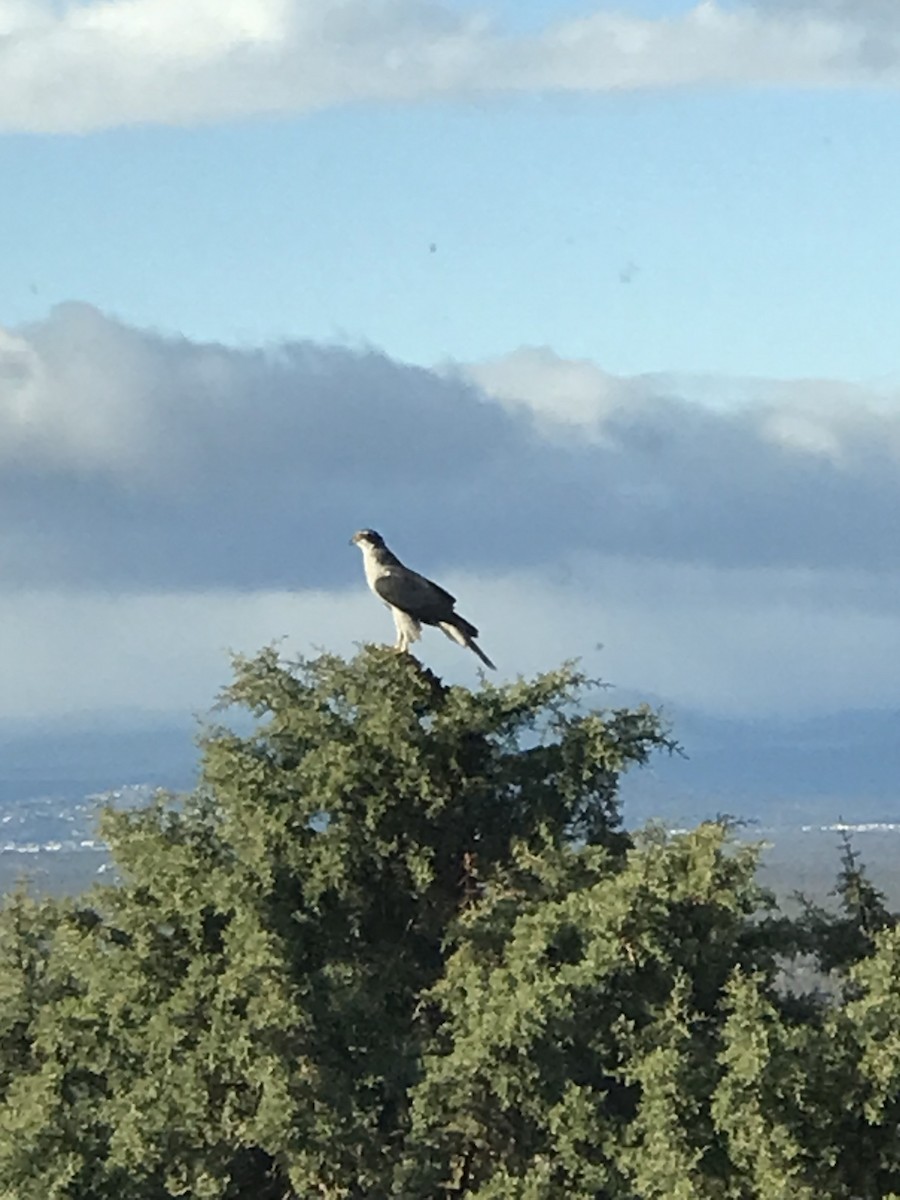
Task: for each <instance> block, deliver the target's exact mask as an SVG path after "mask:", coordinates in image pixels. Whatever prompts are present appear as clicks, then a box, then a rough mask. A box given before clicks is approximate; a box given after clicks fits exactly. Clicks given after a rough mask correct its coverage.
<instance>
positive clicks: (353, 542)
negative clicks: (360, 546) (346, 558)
mask: <svg viewBox="0 0 900 1200" xmlns="http://www.w3.org/2000/svg"><path fill="white" fill-rule="evenodd" d="M358 541H359V534H358V533H354V535H353V537H352V538H351V539H350V541H349V542H348V543H347V544H348V545H349V546H355V545H356V543H357V542H358Z"/></svg>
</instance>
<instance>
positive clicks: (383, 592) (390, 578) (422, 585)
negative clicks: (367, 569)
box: [372, 571, 456, 617]
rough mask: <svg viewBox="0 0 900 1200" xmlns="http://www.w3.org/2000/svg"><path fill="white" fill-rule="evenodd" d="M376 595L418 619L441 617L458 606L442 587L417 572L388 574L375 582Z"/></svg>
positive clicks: (388, 572)
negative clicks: (428, 616)
mask: <svg viewBox="0 0 900 1200" xmlns="http://www.w3.org/2000/svg"><path fill="white" fill-rule="evenodd" d="M372 586H373V588H374V590H375V592H376V593H377V594H378V596H380V598H381V599H382V600H384V601H385V602H386V603H388V604H393V605H394V607H395V608H401V609H403V611H404V612H408V613H412V614H413V615H415V616H420V615H421V616H423V617H426V616H427V615H429V614H431V613H434V615H435V616H441V615H443V614H445V613H447V612H449V611H450V610H452V608H453V605H454V604H455V603H456V598H455V597H454V596H451V595H450V593H449V592H445V591H444V589H443V588H442V587H438V585H437V584H436V583H432V582H431V580H430V579H426V578H425V576H424V575H419V574H417V573H416V572H415V571H387V572H385V574H384V575H380V576H379V577H378V578H377V579H376V580H375V581H374V583H373V585H372Z"/></svg>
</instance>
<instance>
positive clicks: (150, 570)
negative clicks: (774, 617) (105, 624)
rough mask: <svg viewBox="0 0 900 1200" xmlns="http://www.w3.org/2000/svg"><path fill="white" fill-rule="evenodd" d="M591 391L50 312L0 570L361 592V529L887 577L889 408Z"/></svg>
mask: <svg viewBox="0 0 900 1200" xmlns="http://www.w3.org/2000/svg"><path fill="white" fill-rule="evenodd" d="M515 358H516V356H510V359H509V360H508V361H509V362H510V363H512V362H513V361H514V360H515ZM519 365H520V366H521V364H519ZM536 365H539V364H536ZM544 365H545V366H546V363H545V364H544ZM551 365H552V364H551ZM565 366H566V364H561V363H560V364H559V369H560V372H561V373H562V376H563V380H564V384H563V385H562V386H563V391H564V390H565V386H569V385H568V384H566V383H565V380H566V379H568V376H566V375H565V371H564V368H565ZM503 369H504V363H503V360H501V363H500V364H499V367H497V366H496V365H495V370H494V376H496V375H497V371H498V370H499V372H500V374H501V375H502V373H503ZM475 374H477V372H475ZM512 374H513V375H514V374H515V372H513V373H512ZM551 374H552V372H551ZM596 375H597V378H598V380H601V379H602V383H603V389H604V392H603V395H602V397H600V399H599V400H598V402H597V412H596V414H595V417H590V416H588V417H584V419H580V420H579V421H577V422H575V423H571V422H570V423H569V424H565V425H560V424H559V423H558V422H557V423H554V421H553V420H551V421H550V423H549V424H548V421H547V419H546V416H547V413H548V412H551V413H552V411H553V409H554V403H555V401H554V400H553V399H552V396H551V398H550V399H548V400H547V402H546V403H545V404H543V406H541V405H540V404H538V405H536V404H535V402H534V397H533V396H532V397H531V398H530V407H529V406H527V405H520V404H516V403H514V402H513V401H514V400H515V394H514V393H515V385H510V386H511V387H512V393H511V392H510V389H509V388H507V389H505V394H504V389H502V388H499V389H497V390H498V393H499V394H503V401H502V402H501V401H500V400H498V399H495V398H492V397H491V396H489V395H488V394H487V393H486V392H485V391H483V390H481V389H480V388H479V387H477V386H476V385H475V384H474V383H473V382H471V381H470V380H468V379H467V378H466V377H465V376H464V375H463V373H462V372H461V371H452V372H448V371H441V372H437V371H429V370H425V369H422V368H419V367H413V366H409V365H406V364H403V363H398V362H394V361H392V360H391V359H389V358H387V357H386V356H385V355H383V354H380V353H378V352H377V351H374V350H371V349H348V348H345V347H341V346H333V345H319V344H313V343H308V342H291V343H285V344H282V345H279V346H276V347H272V348H270V349H267V350H257V349H235V348H229V347H225V346H220V345H211V344H196V343H192V342H189V341H187V340H185V339H183V338H175V337H166V336H162V335H159V334H157V333H152V332H147V331H142V330H136V329H132V328H129V327H127V326H124V325H122V324H119V323H117V322H115V321H113V320H111V319H109V318H108V317H106V316H104V315H103V314H101V313H99V312H97V311H96V310H94V309H92V308H89V307H87V306H84V305H66V306H63V307H61V308H59V309H57V310H55V311H54V312H53V313H52V314H51V316H50V317H49V318H48V320H47V321H45V322H42V323H41V324H38V325H35V326H31V327H29V328H27V329H22V330H18V331H15V332H14V333H7V334H6V335H4V338H3V340H0V506H2V512H3V523H2V531H0V570H2V575H3V578H4V580H5V584H6V586H7V587H8V586H10V585H15V586H33V585H37V586H43V585H51V584H52V585H64V586H65V585H78V586H89V587H104V588H110V589H128V590H136V591H137V590H148V589H184V588H204V587H210V586H236V587H244V588H273V587H274V588H278V587H296V588H303V587H312V586H315V587H319V588H328V587H333V586H335V585H340V584H343V583H345V582H349V581H350V580H355V579H356V575H357V572H358V569H359V565H358V562H357V556H356V554H355V552H353V551H352V550H351V548H350V547H348V545H347V539H348V538H349V536H350V534H351V533H352V532H353V530H354V529H356V528H358V527H360V526H362V525H369V526H373V527H375V528H379V529H381V530H382V532H383V533H384V534H385V535H386V536H387V537H388V538H389V540H390V541H391V542H392V543H394V544H395V545H396V548H397V550H398V551H399V552H400V553H401V554H405V555H408V557H409V558H410V560H411V561H413V562H415V563H421V564H423V565H426V564H427V565H433V566H435V567H436V566H437V565H440V566H441V567H462V568H467V569H475V570H486V571H503V570H505V569H507V568H510V567H514V568H525V567H549V568H551V569H552V570H556V569H557V568H558V569H559V570H564V569H565V568H566V564H567V563H568V564H571V562H572V561H573V559H574V558H576V557H577V555H578V554H579V553H581V552H586V551H591V552H599V553H604V554H608V553H612V554H619V555H626V556H629V557H639V558H646V559H657V560H660V561H664V562H674V563H683V564H692V565H710V566H729V567H736V566H739V567H755V566H762V567H814V568H822V567H827V568H842V567H859V568H865V569H879V568H883V567H892V566H894V565H896V563H897V562H898V556H900V524H898V522H897V521H896V512H897V511H898V505H900V470H898V465H900V419H898V417H897V416H896V415H894V413H892V412H891V411H889V410H885V409H880V410H879V409H877V408H872V407H866V406H865V405H861V404H860V401H859V398H858V396H856V395H855V394H854V393H852V392H849V391H848V393H847V395H846V396H845V397H844V399H841V396H843V393H841V392H840V391H839V392H838V395H837V396H835V395H834V394H831V392H828V391H827V390H826V389H825V388H824V385H822V386H823V394H825V395H826V398H827V401H828V403H827V405H825V407H824V408H823V409H822V410H821V411H820V410H819V409H818V408H817V406H816V396H817V395H818V392H817V388H816V385H813V384H807V385H802V386H801V385H798V389H797V395H794V394H793V393H792V392H791V390H790V388H789V387H788V388H787V389H786V390H784V394H779V395H778V397H777V398H776V399H773V398H772V393H771V391H768V392H766V394H765V396H764V398H762V399H761V400H760V402H759V403H758V404H755V405H753V404H751V405H742V406H737V407H730V408H728V409H720V410H717V409H714V408H711V407H709V406H708V405H706V404H700V403H697V402H695V401H690V400H688V399H686V398H684V397H682V396H678V395H676V394H673V393H672V392H671V390H668V391H667V390H665V389H663V388H662V387H661V385H660V383H659V381H652V380H641V379H636V380H620V379H615V378H612V377H608V376H601V373H600V372H599V371H596ZM551 383H552V379H550V378H549V376H548V382H547V388H548V389H549V391H548V395H550V393H551V392H552V388H551V386H550V385H551ZM555 386H556V387H557V391H559V387H560V386H561V385H558V384H557V385H555ZM598 387H599V384H598ZM565 400H566V397H565V395H561V396H560V403H561V404H564V403H565ZM538 410H542V411H538ZM542 413H543V417H542Z"/></svg>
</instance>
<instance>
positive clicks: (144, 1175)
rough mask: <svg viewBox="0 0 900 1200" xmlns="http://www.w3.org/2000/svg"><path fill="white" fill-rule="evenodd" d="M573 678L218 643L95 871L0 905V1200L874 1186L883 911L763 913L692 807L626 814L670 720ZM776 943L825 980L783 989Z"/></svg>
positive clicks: (856, 880)
mask: <svg viewBox="0 0 900 1200" xmlns="http://www.w3.org/2000/svg"><path fill="white" fill-rule="evenodd" d="M602 698H603V697H602V694H601V693H598V692H597V691H596V690H595V689H594V686H593V684H592V681H591V680H589V679H587V678H586V677H585V676H584V675H583V674H581V673H580V672H579V671H578V670H577V669H576V668H575V667H573V666H565V667H563V668H561V669H560V670H557V671H553V672H550V673H547V674H542V675H538V676H537V677H535V678H534V679H530V680H520V681H518V682H516V683H512V684H504V685H499V686H498V685H492V684H490V683H487V682H483V683H482V684H481V685H480V686H479V687H477V688H474V689H470V688H465V687H460V686H447V685H446V684H444V683H443V682H442V681H441V680H439V679H438V678H436V677H435V676H434V675H433V674H432V673H431V672H430V671H428V670H426V669H425V668H423V667H422V666H421V665H420V664H419V663H418V662H417V661H416V660H415V659H413V658H411V657H409V656H404V655H396V654H393V653H391V652H389V651H385V650H381V649H376V648H366V649H364V650H363V651H362V652H361V653H360V654H359V655H358V656H357V657H356V658H354V659H353V660H352V661H349V662H347V661H344V660H343V659H341V658H338V657H335V656H331V655H322V656H320V657H317V658H314V659H311V660H303V661H300V662H299V663H294V664H285V663H282V662H280V661H279V659H278V656H277V654H276V652H275V651H274V650H266V651H264V652H262V653H261V654H259V655H258V656H256V657H254V658H251V659H239V660H238V661H237V662H236V665H235V678H234V681H233V683H232V685H231V686H230V688H229V689H228V691H227V693H226V696H225V697H224V700H225V702H226V703H227V704H230V705H238V706H240V707H242V708H243V709H245V710H247V711H248V712H249V713H250V714H251V715H252V717H253V723H252V728H250V729H249V731H244V732H236V731H235V730H234V729H233V728H230V727H228V726H227V725H226V724H223V725H221V726H217V727H215V728H212V729H209V730H208V731H207V732H206V734H205V736H204V739H203V760H202V777H201V783H200V786H199V787H198V789H197V790H196V792H195V793H194V794H192V795H191V796H189V797H173V796H163V795H160V796H159V797H158V798H157V800H156V801H155V802H154V803H153V804H152V805H150V806H149V807H145V808H140V809H136V810H133V811H127V812H112V811H109V812H107V813H106V814H105V815H104V817H103V825H102V829H103V834H104V836H105V838H106V839H107V841H108V843H109V845H110V847H111V852H112V855H113V857H114V861H115V864H116V867H117V872H118V878H117V879H116V882H115V883H113V884H111V885H105V886H98V887H95V888H94V889H92V890H91V891H90V892H88V893H86V894H85V895H83V896H79V897H74V898H69V899H65V900H38V899H35V898H33V897H30V896H29V895H28V894H27V893H26V892H24V891H20V892H18V893H16V894H14V895H13V896H11V897H8V898H7V901H6V903H5V905H4V908H3V910H2V912H0V960H2V961H0V1198H4V1200H5V1198H8V1200H13V1198H14V1200H63V1198H65V1200H120V1198H123V1197H128V1198H129V1200H169V1198H171V1197H178V1196H190V1197H197V1198H198V1200H203V1198H208V1200H214V1198H216V1200H231V1198H234V1200H236V1198H243V1197H247V1198H253V1200H290V1198H293V1197H296V1198H303V1200H305V1198H307V1197H311V1198H312V1197H319V1198H322V1200H345V1198H346V1200H356V1198H363V1197H366V1198H379V1197H391V1196H394V1197H404V1198H407V1200H432V1198H434V1200H438V1198H441V1200H444V1198H447V1197H453V1196H459V1197H463V1196H465V1197H471V1198H473V1200H556V1198H559V1200H563V1198H565V1200H637V1198H639V1200H653V1198H659V1200H663V1198H664V1197H665V1198H666V1200H704V1198H709V1200H732V1198H733V1200H750V1198H753V1197H762V1198H766V1200H768V1198H771V1200H776V1198H779V1197H783V1198H784V1200H798V1198H800V1200H803V1198H809V1200H813V1198H821V1197H835V1198H841V1197H846V1198H847V1200H852V1198H856V1197H859V1198H862V1200H876V1198H878V1200H884V1198H885V1197H889V1196H891V1195H892V1194H894V1193H897V1194H898V1195H900V1138H898V1136H897V1129H898V1128H900V929H898V927H897V924H896V922H895V919H894V917H893V915H892V914H891V913H890V912H889V911H888V910H887V908H886V905H885V902H884V898H883V897H882V896H881V894H880V893H879V892H878V891H877V889H876V888H875V887H874V886H873V885H872V884H871V883H870V882H869V881H868V880H867V879H866V877H865V873H864V871H863V870H862V868H861V866H860V865H859V863H858V862H857V861H856V859H855V857H854V856H853V854H852V851H851V850H850V849H849V847H848V849H847V852H846V854H845V857H844V862H843V867H842V871H841V873H840V875H839V878H838V882H837V889H838V896H839V899H840V901H841V907H840V910H839V911H838V912H836V913H832V912H828V911H825V910H823V909H819V908H815V907H813V906H811V905H807V906H806V907H805V909H804V910H802V911H801V913H800V915H799V917H796V918H794V919H789V918H788V917H786V916H785V915H784V914H783V913H782V912H781V911H779V909H778V907H777V906H776V904H775V902H774V899H773V897H772V896H771V895H770V894H769V893H768V892H766V890H765V889H763V888H762V887H761V886H760V884H759V882H758V879H757V851H756V849H755V848H754V847H752V846H749V845H747V844H745V843H739V842H737V841H736V840H735V839H733V838H732V836H731V832H730V830H729V828H728V825H727V823H725V822H717V823H708V824H704V825H701V826H700V827H698V828H697V829H694V830H692V831H690V832H686V833H679V834H672V833H667V832H665V831H664V830H663V829H661V828H649V829H647V830H644V831H642V832H639V833H634V834H629V833H628V832H626V830H625V829H624V827H623V824H622V814H621V811H620V802H619V781H620V777H621V775H622V773H623V772H624V771H627V770H629V769H631V768H635V767H640V766H641V765H643V764H645V763H646V762H647V761H648V760H649V759H650V757H651V756H652V755H653V754H654V753H656V752H666V751H667V750H671V749H672V748H673V746H674V742H673V741H672V738H671V736H670V734H669V732H668V730H667V729H666V728H665V726H664V724H663V723H662V722H661V720H660V718H659V717H658V715H657V714H655V713H654V712H653V711H651V710H650V709H648V708H643V707H640V708H628V707H626V708H608V707H604V706H602V705H601V704H598V703H597V702H598V700H600V699H602ZM800 954H803V955H807V956H808V955H812V956H813V957H814V960H815V961H816V962H817V963H818V964H819V965H820V966H821V968H822V970H823V972H830V978H831V980H832V983H833V986H832V987H831V988H830V989H829V990H821V991H814V992H807V993H804V994H800V995H797V994H794V993H793V992H792V991H791V990H790V989H789V988H787V987H785V985H784V971H785V966H786V965H787V966H788V967H789V965H790V963H791V961H792V960H793V959H794V957H795V956H797V955H800Z"/></svg>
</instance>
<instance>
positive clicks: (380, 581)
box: [350, 529, 497, 671]
mask: <svg viewBox="0 0 900 1200" xmlns="http://www.w3.org/2000/svg"><path fill="white" fill-rule="evenodd" d="M350 544H351V545H352V546H358V547H359V549H360V550H361V551H362V556H363V569H364V570H365V573H366V583H368V585H369V587H370V589H371V590H372V591H373V592H374V594H375V595H376V596H377V597H378V599H379V600H383V601H384V603H385V604H386V605H387V606H388V608H389V609H390V610H391V615H392V616H393V618H394V626H395V628H396V630H397V642H396V644H395V646H394V649H395V650H398V651H400V652H401V653H406V652H408V651H409V647H410V643H412V642H417V641H418V640H419V638H420V637H421V634H422V626H423V625H436V626H437V627H438V629H440V630H442V631H443V632H444V633H445V634H446V635H447V637H448V638H450V640H451V641H453V642H456V644H457V645H458V646H465V647H467V648H468V649H469V650H471V651H472V653H473V654H476V655H477V656H478V657H479V658H480V659H481V661H482V662H483V663H484V665H485V666H486V667H489V668H490V669H491V670H492V671H496V669H497V668H496V667H495V666H494V664H493V663H492V662H491V660H490V659H489V658H488V656H487V655H486V654H485V653H484V651H483V650H482V649H481V647H480V646H479V645H478V643H477V642H476V641H475V639H476V638H477V637H478V630H477V629H476V628H475V626H474V625H472V624H471V622H469V621H467V620H466V619H465V617H461V616H460V615H459V613H457V612H454V611H453V609H454V606H455V605H456V597H455V596H451V595H450V593H449V592H447V591H445V590H444V589H443V588H442V587H438V585H437V584H436V583H432V582H431V580H430V579H426V578H425V576H424V575H420V574H419V573H418V572H417V571H412V570H410V568H409V567H407V566H404V564H403V563H402V562H401V561H400V559H399V558H398V557H397V556H396V554H393V553H392V552H391V551H390V550H389V549H388V548H387V546H386V545H385V541H384V538H383V537H382V536H381V534H380V533H376V532H375V530H374V529H360V530H358V531H357V532H356V533H354V535H353V537H352V538H351V539H350Z"/></svg>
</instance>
